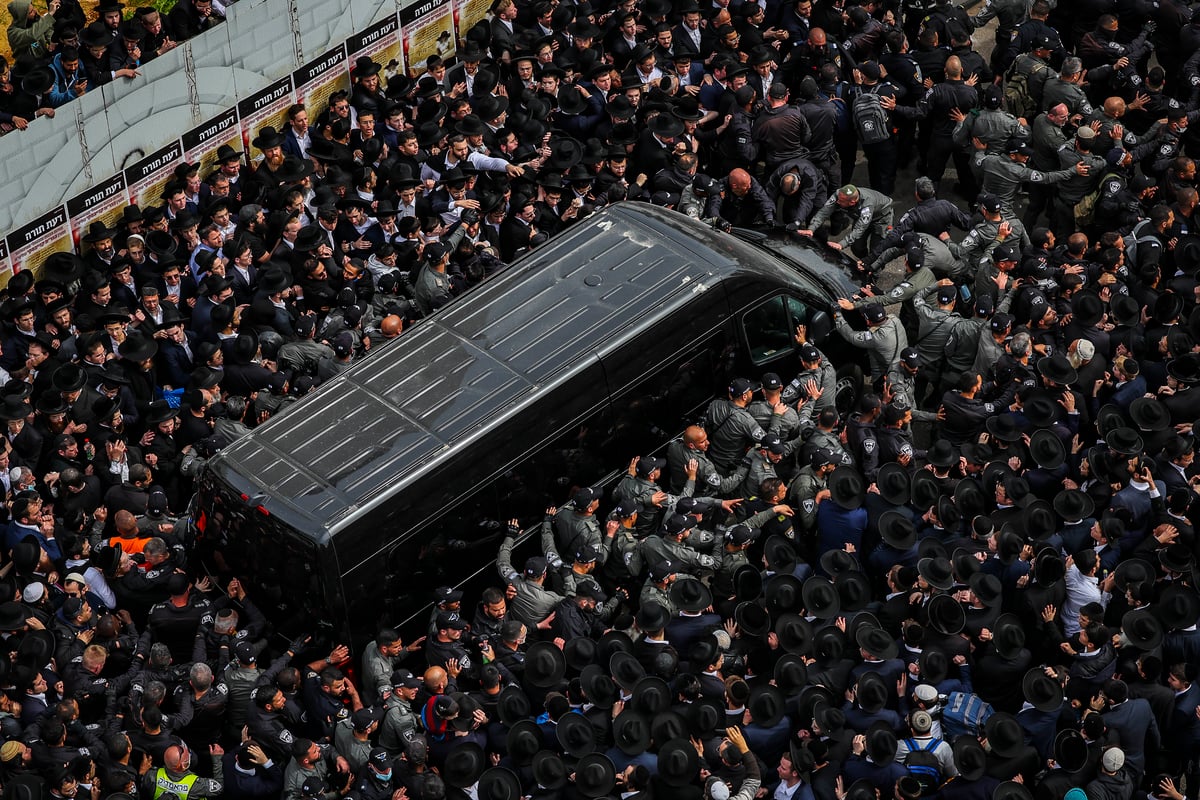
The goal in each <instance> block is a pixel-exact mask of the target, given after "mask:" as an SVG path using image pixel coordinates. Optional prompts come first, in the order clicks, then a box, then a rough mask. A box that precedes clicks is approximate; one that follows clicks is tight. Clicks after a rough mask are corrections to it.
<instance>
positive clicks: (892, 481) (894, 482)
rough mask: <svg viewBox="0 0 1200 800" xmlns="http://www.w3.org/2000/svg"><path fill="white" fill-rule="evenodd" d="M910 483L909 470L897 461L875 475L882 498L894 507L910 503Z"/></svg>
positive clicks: (882, 468)
mask: <svg viewBox="0 0 1200 800" xmlns="http://www.w3.org/2000/svg"><path fill="white" fill-rule="evenodd" d="M835 471H836V470H835ZM935 482H936V479H935ZM910 483H911V479H910V477H909V474H908V470H906V469H905V468H904V467H902V466H900V465H899V464H897V463H896V462H895V461H889V462H888V463H886V464H884V465H883V466H881V467H880V468H879V471H878V472H877V473H876V475H875V485H876V486H877V487H878V488H879V494H880V496H881V497H882V498H883V499H884V500H885V501H887V502H888V503H890V504H891V505H894V506H902V505H904V504H905V503H907V502H908V500H909V497H910Z"/></svg>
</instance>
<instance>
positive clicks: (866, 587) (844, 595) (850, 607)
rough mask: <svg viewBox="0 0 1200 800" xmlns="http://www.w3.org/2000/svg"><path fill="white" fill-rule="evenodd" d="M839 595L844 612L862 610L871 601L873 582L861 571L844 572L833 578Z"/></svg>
mask: <svg viewBox="0 0 1200 800" xmlns="http://www.w3.org/2000/svg"><path fill="white" fill-rule="evenodd" d="M833 586H834V588H836V589H837V593H838V597H839V598H840V599H841V601H842V613H843V614H845V613H847V612H851V611H862V610H863V609H864V608H866V607H867V605H868V604H869V603H870V602H871V582H870V581H869V580H868V579H867V576H866V575H865V574H863V573H861V572H857V571H853V570H851V571H849V572H843V573H842V574H841V575H838V576H837V577H836V578H834V579H833Z"/></svg>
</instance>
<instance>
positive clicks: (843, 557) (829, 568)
mask: <svg viewBox="0 0 1200 800" xmlns="http://www.w3.org/2000/svg"><path fill="white" fill-rule="evenodd" d="M820 565H821V571H822V572H824V573H825V574H826V575H828V576H830V577H831V578H836V577H837V576H838V575H841V574H842V573H843V572H861V571H862V565H861V564H859V563H858V559H857V558H855V557H854V554H853V553H847V552H846V551H845V550H840V549H831V550H826V551H825V552H824V553H822V554H821V559H820Z"/></svg>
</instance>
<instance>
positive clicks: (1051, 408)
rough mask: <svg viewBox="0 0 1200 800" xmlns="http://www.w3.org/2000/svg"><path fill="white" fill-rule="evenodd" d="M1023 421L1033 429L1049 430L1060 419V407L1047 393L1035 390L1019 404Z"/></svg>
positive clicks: (1061, 408)
mask: <svg viewBox="0 0 1200 800" xmlns="http://www.w3.org/2000/svg"><path fill="white" fill-rule="evenodd" d="M1021 412H1022V414H1023V415H1024V417H1025V420H1026V421H1027V422H1029V424H1031V425H1032V426H1033V427H1034V428H1049V427H1051V426H1052V425H1055V424H1056V423H1057V422H1058V421H1059V419H1060V418H1061V417H1062V415H1063V413H1065V412H1064V409H1063V407H1062V405H1061V404H1060V403H1059V402H1058V401H1057V400H1056V399H1055V398H1054V397H1051V395H1050V393H1049V392H1048V391H1044V390H1041V389H1037V390H1034V391H1031V392H1028V393H1027V394H1026V395H1025V399H1024V401H1023V402H1022V403H1021Z"/></svg>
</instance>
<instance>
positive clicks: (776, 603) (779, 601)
mask: <svg viewBox="0 0 1200 800" xmlns="http://www.w3.org/2000/svg"><path fill="white" fill-rule="evenodd" d="M765 591H766V597H765V599H766V601H767V609H768V610H770V611H771V613H772V615H777V614H784V613H787V612H789V611H795V610H796V609H798V608H800V607H801V606H802V604H803V602H804V600H803V596H802V593H803V591H804V585H803V583H802V582H801V581H800V579H799V578H797V577H796V576H795V575H791V574H787V575H773V576H772V577H771V580H770V581H768V582H767V585H766V590H765Z"/></svg>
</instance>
